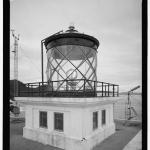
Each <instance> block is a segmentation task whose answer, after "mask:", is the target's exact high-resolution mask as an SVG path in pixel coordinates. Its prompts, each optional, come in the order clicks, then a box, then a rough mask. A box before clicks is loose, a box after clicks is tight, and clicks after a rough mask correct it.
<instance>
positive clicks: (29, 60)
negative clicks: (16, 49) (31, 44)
mask: <svg viewBox="0 0 150 150" xmlns="http://www.w3.org/2000/svg"><path fill="white" fill-rule="evenodd" d="M20 48H21V50H22V53H23V54H24V56H25V57H26V58H27V59H28V60H29V61H30V63H31V64H32V65H33V66H35V68H36V69H37V71H38V72H39V73H41V71H40V70H39V68H38V67H37V66H36V65H35V64H34V63H33V61H31V59H30V58H29V57H28V56H27V55H26V54H25V53H24V50H23V48H22V47H21V46H20Z"/></svg>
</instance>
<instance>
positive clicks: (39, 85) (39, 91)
mask: <svg viewBox="0 0 150 150" xmlns="http://www.w3.org/2000/svg"><path fill="white" fill-rule="evenodd" d="M40 94H41V89H40V82H39V96H40Z"/></svg>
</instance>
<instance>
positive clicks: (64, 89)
mask: <svg viewBox="0 0 150 150" xmlns="http://www.w3.org/2000/svg"><path fill="white" fill-rule="evenodd" d="M80 81H82V82H80ZM62 82H63V84H62ZM70 82H72V83H73V82H74V83H73V84H70ZM87 82H90V84H91V85H92V87H90V86H89V85H88V84H87ZM78 83H80V84H79V85H78ZM59 84H62V85H61V86H60V88H59V90H57V86H59ZM116 87H117V88H116ZM65 94H66V95H65ZM18 96H25V97H28V96H33V97H34V96H43V97H45V96H49V97H51V96H55V97H57V96H58V97H61V96H67V97H71V96H73V97H76V96H81V97H99V96H100V97H111V96H112V97H115V96H119V85H117V84H112V83H107V82H101V81H92V80H86V79H70V80H59V81H48V82H43V83H42V82H33V83H26V84H25V86H24V87H22V88H21V87H20V86H19V89H18Z"/></svg>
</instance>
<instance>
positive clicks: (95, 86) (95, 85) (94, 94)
mask: <svg viewBox="0 0 150 150" xmlns="http://www.w3.org/2000/svg"><path fill="white" fill-rule="evenodd" d="M94 96H96V81H94Z"/></svg>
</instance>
